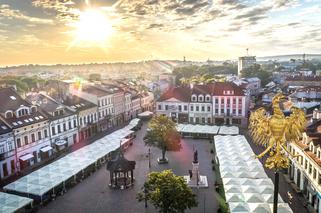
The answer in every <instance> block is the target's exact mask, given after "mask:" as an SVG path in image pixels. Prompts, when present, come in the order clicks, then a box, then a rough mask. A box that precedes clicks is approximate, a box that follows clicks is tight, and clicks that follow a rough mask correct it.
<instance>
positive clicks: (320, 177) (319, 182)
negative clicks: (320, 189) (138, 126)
mask: <svg viewBox="0 0 321 213" xmlns="http://www.w3.org/2000/svg"><path fill="white" fill-rule="evenodd" d="M318 184H319V185H321V173H320V172H319V180H318Z"/></svg>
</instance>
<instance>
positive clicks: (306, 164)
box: [304, 159, 308, 169]
mask: <svg viewBox="0 0 321 213" xmlns="http://www.w3.org/2000/svg"><path fill="white" fill-rule="evenodd" d="M304 168H305V169H308V161H307V159H305V164H304Z"/></svg>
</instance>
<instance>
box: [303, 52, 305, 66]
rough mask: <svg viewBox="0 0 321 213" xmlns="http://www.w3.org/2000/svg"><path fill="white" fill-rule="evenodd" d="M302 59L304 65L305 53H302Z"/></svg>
mask: <svg viewBox="0 0 321 213" xmlns="http://www.w3.org/2000/svg"><path fill="white" fill-rule="evenodd" d="M302 58H303V64H305V53H303V56H302Z"/></svg>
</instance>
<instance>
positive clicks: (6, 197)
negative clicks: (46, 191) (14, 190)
mask: <svg viewBox="0 0 321 213" xmlns="http://www.w3.org/2000/svg"><path fill="white" fill-rule="evenodd" d="M31 203H32V199H30V198H26V197H21V196H18V195H12V194H8V193H4V192H0V212H1V213H13V212H16V211H18V210H20V209H22V208H23V207H25V206H26V205H29V204H31Z"/></svg>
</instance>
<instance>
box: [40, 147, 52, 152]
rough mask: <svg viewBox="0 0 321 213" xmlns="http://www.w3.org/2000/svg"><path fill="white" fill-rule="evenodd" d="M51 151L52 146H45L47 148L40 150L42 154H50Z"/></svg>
mask: <svg viewBox="0 0 321 213" xmlns="http://www.w3.org/2000/svg"><path fill="white" fill-rule="evenodd" d="M50 150H52V147H51V146H45V147H42V148H41V149H40V151H42V152H48V151H50Z"/></svg>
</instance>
